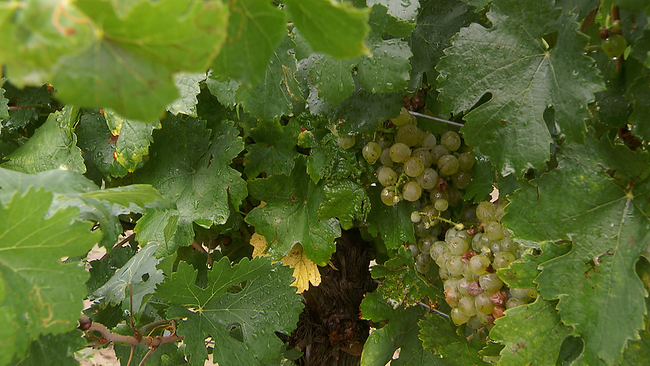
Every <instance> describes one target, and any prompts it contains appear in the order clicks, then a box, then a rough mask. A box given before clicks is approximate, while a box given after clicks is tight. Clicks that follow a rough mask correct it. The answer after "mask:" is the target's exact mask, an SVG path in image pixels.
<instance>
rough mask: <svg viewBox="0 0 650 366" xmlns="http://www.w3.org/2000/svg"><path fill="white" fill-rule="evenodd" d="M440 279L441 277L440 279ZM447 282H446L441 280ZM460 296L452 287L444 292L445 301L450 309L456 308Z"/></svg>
mask: <svg viewBox="0 0 650 366" xmlns="http://www.w3.org/2000/svg"><path fill="white" fill-rule="evenodd" d="M441 279H442V277H441ZM443 281H447V280H443ZM461 297H462V296H460V293H459V292H458V289H456V288H454V287H450V288H448V289H446V290H445V301H446V302H447V304H449V306H451V307H452V308H455V307H458V301H459V300H460V299H461Z"/></svg>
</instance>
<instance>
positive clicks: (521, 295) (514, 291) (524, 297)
mask: <svg viewBox="0 0 650 366" xmlns="http://www.w3.org/2000/svg"><path fill="white" fill-rule="evenodd" d="M527 290H528V289H525V288H511V289H510V296H511V297H514V298H517V299H519V300H521V301H523V302H526V303H527V302H529V301H530V300H532V297H531V296H530V293H529V292H528V291H527ZM533 291H534V290H533ZM535 294H536V292H535ZM535 297H537V296H535Z"/></svg>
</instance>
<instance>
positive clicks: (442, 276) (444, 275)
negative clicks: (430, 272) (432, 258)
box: [438, 268, 451, 281]
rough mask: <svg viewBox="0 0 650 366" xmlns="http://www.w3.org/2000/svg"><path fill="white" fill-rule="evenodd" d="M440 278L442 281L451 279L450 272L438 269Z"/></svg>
mask: <svg viewBox="0 0 650 366" xmlns="http://www.w3.org/2000/svg"><path fill="white" fill-rule="evenodd" d="M438 277H440V279H441V280H442V281H446V280H448V279H449V278H450V277H451V275H450V274H449V271H447V270H446V269H444V268H438Z"/></svg>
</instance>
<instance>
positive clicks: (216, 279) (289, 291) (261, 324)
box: [155, 257, 302, 365]
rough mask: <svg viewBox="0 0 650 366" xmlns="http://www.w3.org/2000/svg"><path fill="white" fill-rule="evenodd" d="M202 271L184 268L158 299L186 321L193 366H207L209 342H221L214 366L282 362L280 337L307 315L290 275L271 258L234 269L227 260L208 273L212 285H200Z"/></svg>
mask: <svg viewBox="0 0 650 366" xmlns="http://www.w3.org/2000/svg"><path fill="white" fill-rule="evenodd" d="M196 273H197V271H196V270H194V269H192V267H191V266H190V265H189V264H187V263H184V262H181V263H180V264H179V265H178V271H177V272H176V273H174V274H172V275H171V277H169V278H167V279H165V281H163V282H162V283H161V284H160V285H158V287H157V289H156V294H155V296H157V297H159V298H161V299H163V300H166V301H169V303H170V307H169V308H168V309H167V316H168V317H169V318H175V317H183V318H187V320H185V321H182V322H180V324H179V325H178V334H179V335H182V336H185V340H184V342H185V344H186V345H187V348H186V355H187V357H188V359H189V360H190V362H191V364H192V365H203V363H204V360H205V359H207V357H208V353H207V350H206V347H205V340H206V338H207V337H209V336H210V337H212V338H213V339H218V340H219V341H218V342H216V343H215V346H214V354H213V357H214V362H218V363H219V364H222V365H224V364H237V365H258V364H259V362H264V361H267V360H270V359H272V358H274V357H275V356H277V355H278V354H279V353H280V352H281V351H282V348H283V343H282V341H281V340H280V338H278V337H277V336H276V335H275V332H281V333H287V334H288V333H290V332H291V330H292V329H293V328H294V327H295V326H296V323H297V321H298V315H299V313H300V312H301V310H302V302H301V297H300V295H297V294H296V292H295V289H294V288H292V287H290V286H289V283H291V281H293V279H292V277H291V270H290V269H289V268H288V267H285V266H282V265H280V264H271V259H270V258H268V257H260V258H255V259H252V260H248V259H247V258H244V259H242V260H241V261H240V262H239V263H237V264H235V265H234V266H232V267H231V265H230V260H229V259H228V258H225V257H224V258H222V259H221V260H220V261H219V262H216V263H214V267H213V268H212V269H211V270H210V271H208V285H207V287H205V288H200V287H198V286H196V285H195V280H196Z"/></svg>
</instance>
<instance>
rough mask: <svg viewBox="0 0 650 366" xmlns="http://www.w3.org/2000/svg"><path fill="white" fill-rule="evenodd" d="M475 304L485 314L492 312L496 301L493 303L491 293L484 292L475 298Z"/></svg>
mask: <svg viewBox="0 0 650 366" xmlns="http://www.w3.org/2000/svg"><path fill="white" fill-rule="evenodd" d="M474 305H475V306H476V310H477V311H479V312H481V313H483V314H492V309H494V303H492V299H491V294H490V293H489V292H483V293H481V294H479V295H478V296H476V297H475V298H474Z"/></svg>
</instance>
